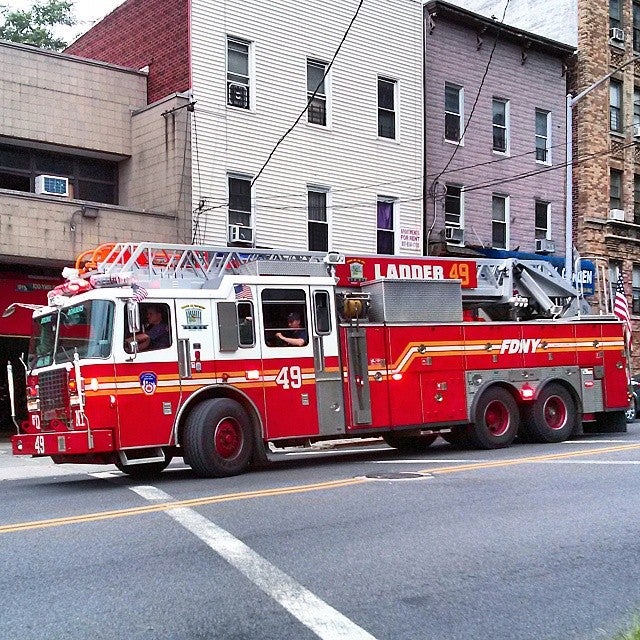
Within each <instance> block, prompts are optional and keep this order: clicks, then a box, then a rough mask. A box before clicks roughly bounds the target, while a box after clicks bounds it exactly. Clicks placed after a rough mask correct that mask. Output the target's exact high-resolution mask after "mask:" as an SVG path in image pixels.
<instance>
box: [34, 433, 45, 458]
mask: <svg viewBox="0 0 640 640" xmlns="http://www.w3.org/2000/svg"><path fill="white" fill-rule="evenodd" d="M34 444H35V448H36V453H40V454H42V453H44V436H36V441H35V443H34Z"/></svg>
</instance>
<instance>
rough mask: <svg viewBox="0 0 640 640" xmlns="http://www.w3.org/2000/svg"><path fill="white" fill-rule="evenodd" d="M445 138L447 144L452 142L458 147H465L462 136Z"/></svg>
mask: <svg viewBox="0 0 640 640" xmlns="http://www.w3.org/2000/svg"><path fill="white" fill-rule="evenodd" d="M443 140H444V141H445V142H446V143H447V144H452V145H455V146H456V147H464V138H462V139H461V140H447V138H443Z"/></svg>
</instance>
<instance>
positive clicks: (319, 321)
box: [313, 291, 331, 336]
mask: <svg viewBox="0 0 640 640" xmlns="http://www.w3.org/2000/svg"><path fill="white" fill-rule="evenodd" d="M313 308H314V310H315V314H314V316H315V329H316V333H317V334H318V335H319V336H326V335H329V334H330V333H331V297H330V295H329V292H328V291H314V292H313Z"/></svg>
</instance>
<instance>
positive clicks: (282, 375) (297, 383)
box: [276, 366, 302, 389]
mask: <svg viewBox="0 0 640 640" xmlns="http://www.w3.org/2000/svg"><path fill="white" fill-rule="evenodd" d="M276 384H279V385H282V388H283V389H289V388H291V389H299V388H300V387H301V386H302V371H301V370H300V367H298V366H293V367H282V369H280V371H278V375H277V376H276Z"/></svg>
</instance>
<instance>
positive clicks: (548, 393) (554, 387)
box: [523, 382, 577, 443]
mask: <svg viewBox="0 0 640 640" xmlns="http://www.w3.org/2000/svg"><path fill="white" fill-rule="evenodd" d="M524 417H525V421H524V425H523V428H524V431H525V433H526V435H527V438H528V440H530V441H532V442H544V443H550V442H563V441H564V440H567V439H568V438H570V437H571V435H572V434H573V432H574V430H575V428H576V421H577V410H576V403H575V402H574V400H573V398H572V397H571V394H570V393H569V392H568V391H567V389H565V388H564V387H563V386H562V385H561V384H558V383H556V382H554V383H551V384H548V385H547V386H545V387H544V388H543V389H542V391H541V392H540V395H539V396H538V397H537V398H536V399H535V400H534V401H533V404H532V405H530V406H529V407H528V408H527V409H526V410H525V412H524Z"/></svg>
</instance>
